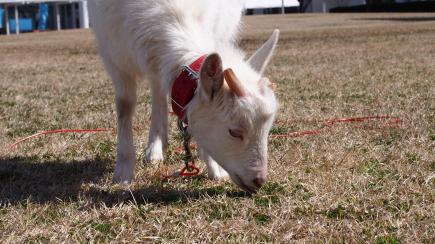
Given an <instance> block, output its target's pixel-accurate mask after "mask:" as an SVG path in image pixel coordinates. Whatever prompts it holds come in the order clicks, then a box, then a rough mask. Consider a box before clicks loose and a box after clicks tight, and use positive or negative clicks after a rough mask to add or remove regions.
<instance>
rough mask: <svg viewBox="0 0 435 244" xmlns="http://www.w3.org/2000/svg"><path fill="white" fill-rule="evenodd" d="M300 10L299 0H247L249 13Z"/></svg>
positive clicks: (246, 8)
mask: <svg viewBox="0 0 435 244" xmlns="http://www.w3.org/2000/svg"><path fill="white" fill-rule="evenodd" d="M298 11H299V1H298V0H245V13H246V14H247V15H256V14H278V13H297V12H298Z"/></svg>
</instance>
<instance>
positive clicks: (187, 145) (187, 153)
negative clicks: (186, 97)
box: [177, 119, 194, 172]
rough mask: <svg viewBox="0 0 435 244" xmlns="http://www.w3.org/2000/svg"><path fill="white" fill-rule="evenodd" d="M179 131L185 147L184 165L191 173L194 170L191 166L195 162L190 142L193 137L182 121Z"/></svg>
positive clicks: (180, 121)
mask: <svg viewBox="0 0 435 244" xmlns="http://www.w3.org/2000/svg"><path fill="white" fill-rule="evenodd" d="M177 125H178V129H179V130H180V132H181V135H182V136H183V147H184V152H185V156H184V164H185V165H186V169H187V170H188V171H189V172H191V171H192V170H193V168H192V167H191V166H190V163H192V164H193V163H194V161H193V155H192V152H191V150H190V140H191V139H192V136H191V135H190V134H189V132H188V131H187V126H184V123H183V121H182V120H180V119H179V120H178V123H177Z"/></svg>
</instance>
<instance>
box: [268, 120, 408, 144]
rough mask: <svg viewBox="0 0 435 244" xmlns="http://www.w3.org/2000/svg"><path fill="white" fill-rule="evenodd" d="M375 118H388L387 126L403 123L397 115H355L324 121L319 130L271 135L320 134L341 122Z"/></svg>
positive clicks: (281, 136)
mask: <svg viewBox="0 0 435 244" xmlns="http://www.w3.org/2000/svg"><path fill="white" fill-rule="evenodd" d="M373 120H387V122H386V123H385V126H389V127H393V126H394V125H398V124H400V123H402V120H401V119H400V118H397V117H391V116H388V115H382V116H369V117H353V118H339V119H330V120H325V121H323V123H322V124H323V128H321V129H317V130H307V131H296V132H289V133H286V134H274V135H270V137H271V138H273V139H275V138H286V137H301V136H306V135H318V134H320V133H322V132H324V130H325V129H326V128H331V127H332V126H334V125H336V124H339V123H356V122H367V121H373Z"/></svg>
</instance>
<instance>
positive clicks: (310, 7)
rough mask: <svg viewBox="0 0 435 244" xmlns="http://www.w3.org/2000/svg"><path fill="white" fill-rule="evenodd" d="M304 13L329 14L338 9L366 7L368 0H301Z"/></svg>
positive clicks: (301, 10)
mask: <svg viewBox="0 0 435 244" xmlns="http://www.w3.org/2000/svg"><path fill="white" fill-rule="evenodd" d="M299 1H300V5H301V9H300V12H302V13H329V12H330V10H331V9H333V8H337V7H351V6H358V5H365V4H366V0H299Z"/></svg>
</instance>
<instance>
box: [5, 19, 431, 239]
mask: <svg viewBox="0 0 435 244" xmlns="http://www.w3.org/2000/svg"><path fill="white" fill-rule="evenodd" d="M245 22H246V27H245V31H244V32H243V38H242V39H241V41H240V45H241V46H242V47H243V49H245V50H246V51H247V53H248V54H250V53H252V52H253V51H254V50H255V48H257V47H258V46H259V45H260V44H261V43H262V42H263V41H264V40H266V39H267V37H268V34H269V33H270V32H271V30H272V29H273V28H274V27H279V28H280V29H281V30H282V37H281V40H280V46H279V49H278V51H277V55H276V56H275V58H274V60H273V63H272V65H271V66H270V67H269V69H268V71H267V75H268V76H269V77H270V78H271V79H272V80H274V81H275V82H276V84H277V85H278V89H277V95H278V97H279V100H280V104H281V106H280V111H279V116H278V120H279V121H280V123H277V124H276V125H275V126H274V128H273V130H272V132H271V133H272V134H276V133H284V132H291V131H301V130H312V129H317V128H319V127H321V121H323V120H326V119H331V118H340V117H354V116H370V115H391V116H397V117H400V118H401V119H402V123H401V124H400V125H399V126H398V127H384V124H385V121H377V122H368V123H362V124H346V125H345V124H342V125H338V126H337V127H333V128H331V129H329V130H327V131H325V133H323V134H321V135H317V136H304V137H299V138H281V139H271V140H270V143H269V146H270V147H269V151H270V159H269V165H270V170H269V173H270V175H269V181H268V183H267V184H266V185H265V187H263V188H262V190H261V191H260V192H258V193H257V194H254V195H248V194H245V193H243V192H241V191H240V190H239V189H238V188H237V187H235V186H234V185H233V184H232V183H230V182H212V181H209V180H207V179H206V177H205V176H204V174H202V175H200V176H198V177H194V178H189V179H174V180H170V181H164V180H162V179H161V178H160V177H158V176H156V175H155V172H156V170H158V168H159V167H163V166H161V165H160V166H147V165H144V164H142V163H138V165H137V170H136V181H135V182H134V183H133V184H132V185H131V186H129V187H127V186H117V185H112V184H111V175H112V171H113V167H114V157H115V143H116V136H115V134H113V133H101V134H67V135H52V136H45V137H41V138H38V139H35V140H32V141H29V142H27V143H24V144H22V145H20V146H19V147H18V148H16V149H14V150H12V149H9V148H8V147H7V145H8V144H9V143H11V142H13V141H14V140H16V139H18V138H21V137H24V136H27V135H30V134H32V133H35V132H37V131H40V130H49V129H59V128H98V127H115V126H116V121H115V112H114V102H113V101H114V99H113V91H112V87H111V84H110V81H109V79H108V77H107V75H106V73H105V71H104V69H103V67H102V64H101V61H100V59H99V57H98V56H97V53H96V49H95V44H94V42H93V37H92V34H91V32H90V31H84V30H79V31H62V32H50V33H39V34H23V35H20V36H10V37H6V36H0V146H1V149H0V150H1V154H0V243H61V242H67V243H71V242H80V243H87V242H91V243H100V242H114V243H122V242H125V243H130V242H157V243H209V242H210V243H214V242H218V243H222V242H224V243H288V242H309V243H313V242H314V243H319V242H321V243H323V242H328V243H330V242H340V243H341V242H345V243H434V242H435V157H434V153H435V15H434V14H353V15H347V14H341V15H286V16H261V17H247V18H246V19H245ZM139 94H140V96H139V106H138V110H137V113H136V116H135V125H136V130H135V136H136V137H135V143H136V146H137V149H138V152H137V154H138V162H141V159H142V152H143V150H144V148H145V144H146V141H147V129H148V127H149V119H148V118H149V116H150V96H149V92H148V90H147V87H146V86H145V85H144V86H141V88H140V91H139ZM171 120H172V122H171V124H172V129H171V136H172V138H173V139H172V140H171V146H170V149H169V151H168V152H167V160H166V161H165V165H166V167H169V168H170V169H171V170H175V169H177V168H179V167H181V156H180V155H177V154H176V153H174V148H176V147H178V146H179V145H180V139H179V138H180V137H179V136H178V134H177V131H176V129H175V126H174V125H175V120H174V118H171ZM200 165H201V166H202V167H203V165H202V164H200Z"/></svg>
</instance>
